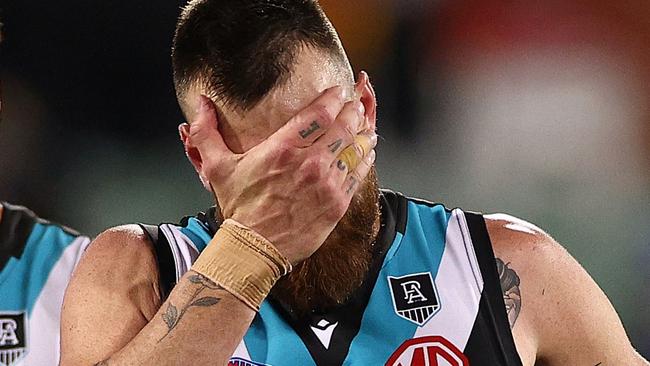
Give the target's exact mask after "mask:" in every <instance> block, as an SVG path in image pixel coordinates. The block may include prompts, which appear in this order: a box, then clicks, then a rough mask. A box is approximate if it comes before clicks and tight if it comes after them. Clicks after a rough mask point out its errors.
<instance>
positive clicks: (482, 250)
mask: <svg viewBox="0 0 650 366" xmlns="http://www.w3.org/2000/svg"><path fill="white" fill-rule="evenodd" d="M465 218H466V220H467V227H468V228H469V232H470V235H471V237H472V243H473V244H474V252H475V253H476V257H477V259H478V263H479V267H480V269H481V276H482V277H483V294H482V297H483V299H482V302H484V303H485V305H486V307H487V310H488V312H489V314H490V317H491V318H492V322H493V323H494V324H493V326H494V327H493V328H492V329H494V332H495V333H496V334H494V341H495V342H497V343H498V346H499V348H500V349H501V352H502V355H503V357H504V361H505V365H512V366H521V365H522V362H521V359H520V358H519V353H518V352H517V348H516V346H515V341H514V338H513V336H512V331H511V329H510V323H509V321H508V315H507V314H506V305H505V302H504V300H503V292H502V290H501V284H500V282H499V274H498V272H497V266H496V259H495V256H494V251H493V249H492V242H491V241H490V236H489V234H488V231H487V226H486V225H485V219H484V218H483V215H480V214H476V213H471V212H465Z"/></svg>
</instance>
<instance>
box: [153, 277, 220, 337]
mask: <svg viewBox="0 0 650 366" xmlns="http://www.w3.org/2000/svg"><path fill="white" fill-rule="evenodd" d="M188 280H189V281H190V282H191V283H193V284H195V285H198V288H197V289H196V290H195V291H194V293H193V294H192V297H191V298H190V299H189V301H187V303H186V304H185V305H184V306H183V308H182V309H181V310H180V312H179V311H178V308H177V307H176V306H174V304H172V303H171V301H170V302H169V304H168V305H167V309H166V310H165V312H164V313H163V314H162V320H163V321H164V322H165V324H167V333H165V335H164V336H162V338H160V339H159V340H158V342H160V341H162V340H163V339H165V337H167V336H168V335H169V333H171V332H172V330H174V328H175V327H176V326H177V325H178V323H179V322H180V321H181V319H182V318H183V315H185V313H186V312H187V311H188V310H189V309H190V308H191V307H209V306H214V305H216V304H218V303H219V301H221V298H219V297H214V296H204V297H201V298H198V299H197V297H198V296H199V295H200V294H201V292H203V290H205V289H206V288H207V289H210V290H222V289H223V287H221V286H219V285H217V284H216V283H214V282H212V281H211V280H209V279H208V278H206V277H205V276H202V275H200V274H194V275H191V276H189V277H188Z"/></svg>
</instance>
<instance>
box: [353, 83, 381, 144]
mask: <svg viewBox="0 0 650 366" xmlns="http://www.w3.org/2000/svg"><path fill="white" fill-rule="evenodd" d="M356 89H357V92H359V94H360V96H361V103H363V106H364V107H365V109H366V121H367V123H368V126H369V128H370V129H371V130H373V131H374V130H376V129H377V98H376V97H375V89H373V87H372V84H370V78H369V77H368V74H367V73H366V72H365V71H361V72H360V73H359V78H358V80H357V85H356Z"/></svg>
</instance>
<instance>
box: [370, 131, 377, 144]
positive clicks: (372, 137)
mask: <svg viewBox="0 0 650 366" xmlns="http://www.w3.org/2000/svg"><path fill="white" fill-rule="evenodd" d="M370 143H371V144H372V146H373V147H375V146H377V134H376V133H373V134H372V135H370Z"/></svg>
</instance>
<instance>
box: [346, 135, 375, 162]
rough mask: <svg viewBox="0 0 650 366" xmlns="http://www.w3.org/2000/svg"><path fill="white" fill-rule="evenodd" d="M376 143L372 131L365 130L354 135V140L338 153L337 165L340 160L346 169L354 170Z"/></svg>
mask: <svg viewBox="0 0 650 366" xmlns="http://www.w3.org/2000/svg"><path fill="white" fill-rule="evenodd" d="M376 145H377V135H376V134H375V133H374V132H366V133H362V134H359V135H357V136H355V138H354V142H353V143H352V144H351V145H350V146H348V147H346V148H345V149H344V150H343V151H342V152H341V153H340V154H339V156H338V161H337V166H338V165H340V163H339V162H341V163H342V164H344V165H345V166H346V167H347V168H348V170H350V171H353V170H355V169H356V168H357V166H358V165H359V163H361V162H362V161H363V159H364V158H365V157H367V156H368V154H370V152H371V151H372V150H373V149H374V148H375V146H376Z"/></svg>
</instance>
